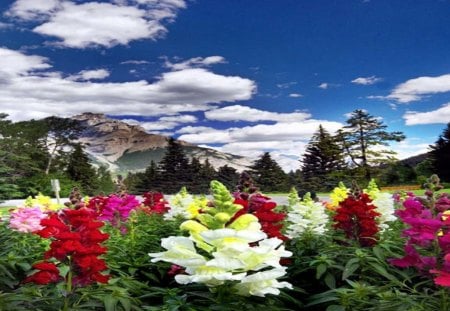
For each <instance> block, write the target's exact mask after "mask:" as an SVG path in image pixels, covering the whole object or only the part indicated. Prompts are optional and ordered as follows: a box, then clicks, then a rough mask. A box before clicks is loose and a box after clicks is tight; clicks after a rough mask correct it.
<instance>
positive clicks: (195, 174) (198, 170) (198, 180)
mask: <svg viewBox="0 0 450 311" xmlns="http://www.w3.org/2000/svg"><path fill="white" fill-rule="evenodd" d="M202 168H203V165H202V164H201V163H200V160H199V159H197V158H196V157H192V159H191V163H190V164H189V175H188V176H189V183H188V184H186V185H185V186H186V188H187V189H188V191H189V192H192V193H201V192H202V191H203V189H204V187H203V185H204V184H205V180H203V178H202Z"/></svg>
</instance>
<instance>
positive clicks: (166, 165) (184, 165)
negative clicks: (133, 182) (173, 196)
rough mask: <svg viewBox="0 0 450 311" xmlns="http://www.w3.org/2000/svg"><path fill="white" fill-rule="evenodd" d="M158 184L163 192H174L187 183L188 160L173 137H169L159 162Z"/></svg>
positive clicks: (188, 172) (188, 178) (188, 177)
mask: <svg viewBox="0 0 450 311" xmlns="http://www.w3.org/2000/svg"><path fill="white" fill-rule="evenodd" d="M159 174H160V186H161V188H162V191H163V192H164V193H176V192H178V191H179V190H180V188H181V187H182V186H184V185H185V184H187V183H189V180H190V176H189V174H190V169H189V160H188V159H187V157H186V155H185V154H184V152H183V149H182V147H181V145H180V144H179V143H177V142H176V141H175V139H174V138H170V139H169V141H168V146H167V150H166V153H165V155H164V157H163V158H162V160H161V162H159Z"/></svg>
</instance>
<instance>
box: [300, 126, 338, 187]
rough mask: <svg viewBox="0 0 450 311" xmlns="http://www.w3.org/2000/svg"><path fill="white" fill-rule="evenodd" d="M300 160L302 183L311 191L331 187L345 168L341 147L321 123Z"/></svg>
mask: <svg viewBox="0 0 450 311" xmlns="http://www.w3.org/2000/svg"><path fill="white" fill-rule="evenodd" d="M301 162H302V177H303V184H302V185H303V186H304V187H305V188H306V189H308V190H312V191H326V190H330V189H332V188H333V186H334V185H335V184H336V183H337V182H338V181H339V179H340V177H341V176H342V175H343V174H344V170H345V168H346V164H345V162H344V157H343V153H342V149H341V147H340V146H339V145H338V144H337V142H336V139H335V138H334V137H333V136H331V135H330V133H328V131H326V130H325V129H324V128H323V127H322V125H320V126H319V129H318V130H317V131H316V132H315V133H314V134H313V136H312V137H311V139H310V141H309V143H308V145H307V147H306V151H305V153H304V154H303V158H302V160H301Z"/></svg>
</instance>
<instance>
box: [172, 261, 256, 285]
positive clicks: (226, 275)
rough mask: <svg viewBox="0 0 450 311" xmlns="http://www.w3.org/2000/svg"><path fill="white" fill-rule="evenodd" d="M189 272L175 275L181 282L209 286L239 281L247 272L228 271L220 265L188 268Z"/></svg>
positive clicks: (178, 281)
mask: <svg viewBox="0 0 450 311" xmlns="http://www.w3.org/2000/svg"><path fill="white" fill-rule="evenodd" d="M186 272H187V273H189V275H187V274H178V275H176V276H175V281H177V283H179V284H188V283H203V284H206V285H208V286H218V285H222V284H223V283H225V281H239V280H242V279H243V278H244V277H245V276H246V275H247V274H246V273H237V274H233V273H232V272H229V271H227V270H226V269H221V268H218V267H209V266H200V267H195V268H188V269H186Z"/></svg>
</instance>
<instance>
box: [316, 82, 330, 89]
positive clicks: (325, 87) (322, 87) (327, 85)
mask: <svg viewBox="0 0 450 311" xmlns="http://www.w3.org/2000/svg"><path fill="white" fill-rule="evenodd" d="M329 87H330V84H328V83H325V82H323V83H321V84H320V85H319V86H318V88H319V89H323V90H326V89H328V88H329Z"/></svg>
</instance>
